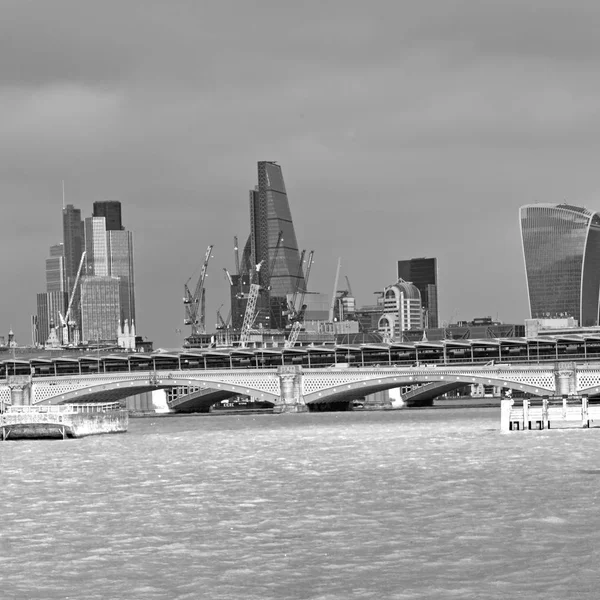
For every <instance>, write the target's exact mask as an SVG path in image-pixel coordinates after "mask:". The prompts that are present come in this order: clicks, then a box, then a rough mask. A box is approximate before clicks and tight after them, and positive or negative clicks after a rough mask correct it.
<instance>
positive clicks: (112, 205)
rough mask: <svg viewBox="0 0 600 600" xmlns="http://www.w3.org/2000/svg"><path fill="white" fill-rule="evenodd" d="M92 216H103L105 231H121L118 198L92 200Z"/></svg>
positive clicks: (121, 224)
mask: <svg viewBox="0 0 600 600" xmlns="http://www.w3.org/2000/svg"><path fill="white" fill-rule="evenodd" d="M92 217H104V218H105V219H106V230H107V231H121V229H123V223H122V221H121V203H120V202H119V201H118V200H105V201H102V202H94V209H93V212H92Z"/></svg>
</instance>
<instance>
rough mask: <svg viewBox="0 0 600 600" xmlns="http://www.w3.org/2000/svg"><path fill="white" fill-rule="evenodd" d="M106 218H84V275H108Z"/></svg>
mask: <svg viewBox="0 0 600 600" xmlns="http://www.w3.org/2000/svg"><path fill="white" fill-rule="evenodd" d="M106 237H107V236H106V219H105V218H104V217H88V218H87V219H86V220H85V271H84V274H85V275H96V276H97V277H108V275H109V271H108V242H107V239H106Z"/></svg>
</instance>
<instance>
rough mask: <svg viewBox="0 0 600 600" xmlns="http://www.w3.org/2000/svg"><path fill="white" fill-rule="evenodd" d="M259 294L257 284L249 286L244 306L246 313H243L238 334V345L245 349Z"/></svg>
mask: <svg viewBox="0 0 600 600" xmlns="http://www.w3.org/2000/svg"><path fill="white" fill-rule="evenodd" d="M259 292H260V285H258V283H252V284H250V293H249V294H248V303H247V304H246V312H245V313H244V322H243V323H242V330H241V332H240V344H241V345H242V347H245V346H246V344H247V343H248V340H249V339H250V328H251V327H252V323H254V313H255V312H256V302H257V300H258V294H259Z"/></svg>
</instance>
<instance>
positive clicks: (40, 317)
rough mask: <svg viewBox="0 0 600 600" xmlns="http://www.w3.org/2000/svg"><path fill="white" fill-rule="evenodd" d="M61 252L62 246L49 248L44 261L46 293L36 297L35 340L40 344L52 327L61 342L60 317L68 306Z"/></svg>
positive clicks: (56, 245)
mask: <svg viewBox="0 0 600 600" xmlns="http://www.w3.org/2000/svg"><path fill="white" fill-rule="evenodd" d="M63 252H64V246H63V244H55V245H54V246H50V256H49V258H47V259H46V291H45V292H42V293H39V294H38V295H37V303H36V319H35V326H36V328H37V331H36V334H35V338H36V339H37V340H38V343H40V344H44V343H45V342H46V340H47V339H48V337H49V335H50V328H51V326H52V325H54V326H55V327H56V330H57V335H58V338H59V340H61V341H62V329H61V320H60V315H62V316H63V318H64V317H65V314H66V312H67V305H68V294H67V291H66V275H65V268H64V255H63Z"/></svg>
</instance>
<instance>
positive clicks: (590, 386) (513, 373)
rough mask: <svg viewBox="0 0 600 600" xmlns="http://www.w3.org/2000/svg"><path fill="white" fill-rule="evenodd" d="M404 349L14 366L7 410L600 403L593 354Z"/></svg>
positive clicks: (188, 354)
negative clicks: (251, 401)
mask: <svg viewBox="0 0 600 600" xmlns="http://www.w3.org/2000/svg"><path fill="white" fill-rule="evenodd" d="M474 342H475V341H474ZM487 344H488V345H490V344H493V342H491V341H488V342H487ZM406 346H407V345H394V344H390V345H384V344H378V345H371V346H368V347H367V346H342V347H339V346H338V347H318V348H317V347H315V348H311V347H309V348H292V349H282V348H278V349H275V348H273V349H265V348H260V349H231V350H228V351H215V350H208V351H182V352H169V353H164V352H155V353H152V354H139V353H134V354H127V353H122V354H111V355H106V356H92V355H91V353H86V354H83V355H79V356H59V357H50V358H48V357H31V358H12V359H7V360H4V361H2V362H1V363H0V369H1V370H0V377H1V378H0V404H1V405H3V406H9V405H29V406H36V405H56V404H65V403H73V402H76V403H82V402H106V401H113V400H120V399H123V398H126V397H129V396H133V395H135V394H140V393H142V392H147V391H150V390H156V389H173V388H177V389H180V390H186V392H187V393H184V394H182V395H179V396H178V397H176V398H175V399H174V400H172V402H171V408H172V409H173V410H174V411H182V412H195V411H206V410H208V408H209V407H210V406H211V405H212V404H215V403H217V402H220V401H221V400H223V399H225V398H228V397H231V396H237V395H246V396H251V397H253V398H255V399H257V400H259V401H261V402H263V403H265V404H267V405H272V406H273V407H274V410H275V412H302V411H306V410H308V408H309V407H311V406H313V407H314V406H316V405H328V404H333V403H337V402H349V401H351V400H353V399H358V398H363V397H365V396H367V395H369V394H373V393H375V392H379V391H383V390H387V389H392V388H398V387H402V386H414V389H413V391H412V392H411V398H410V402H411V403H412V404H413V405H419V404H421V405H422V404H427V403H431V402H432V399H433V398H434V397H435V396H438V395H440V394H442V393H444V392H446V391H449V390H451V389H455V388H458V387H462V386H465V385H468V384H483V385H490V386H496V387H499V388H504V389H512V390H516V391H519V392H523V393H527V394H531V395H535V396H574V395H580V396H581V395H588V396H595V395H600V361H598V359H596V360H594V358H595V357H592V356H590V355H587V356H585V357H581V356H573V357H567V356H564V353H563V352H562V351H561V352H560V354H559V348H558V346H557V345H555V346H553V347H552V348H551V351H552V355H548V353H547V352H546V349H547V348H548V347H549V346H548V345H547V343H546V345H545V346H544V352H546V354H544V355H543V356H542V357H540V355H539V349H540V345H539V344H538V349H537V350H538V353H537V354H536V355H535V356H531V355H530V356H528V357H521V358H520V359H519V360H518V361H517V362H510V363H509V362H501V363H498V362H496V361H495V360H494V359H492V360H489V358H490V357H489V355H488V356H483V357H481V358H480V357H477V358H476V357H475V356H473V355H474V350H473V346H471V348H470V350H469V354H470V356H467V357H466V358H463V359H460V360H458V359H452V360H451V359H448V356H447V354H446V355H445V357H444V361H441V360H437V361H436V360H435V359H434V362H426V363H424V362H421V361H413V360H412V358H413V356H410V357H409V360H404V359H403V358H402V354H403V353H405V352H406ZM414 346H415V345H413V346H412V347H413V348H414ZM446 350H447V349H446ZM416 351H417V352H418V349H417V350H416ZM496 351H497V352H499V353H500V355H501V353H502V343H501V342H498V341H497V342H496ZM422 352H423V350H422ZM529 352H530V349H529V348H527V353H528V354H529ZM554 352H556V356H554ZM506 353H507V354H508V352H507V351H506ZM421 356H422V355H421ZM359 357H360V358H359ZM561 358H562V360H561ZM569 358H570V360H569ZM483 360H486V361H487V362H485V363H483V362H482V361H483ZM342 361H346V362H342ZM375 361H377V362H375ZM417 386H419V387H417Z"/></svg>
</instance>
